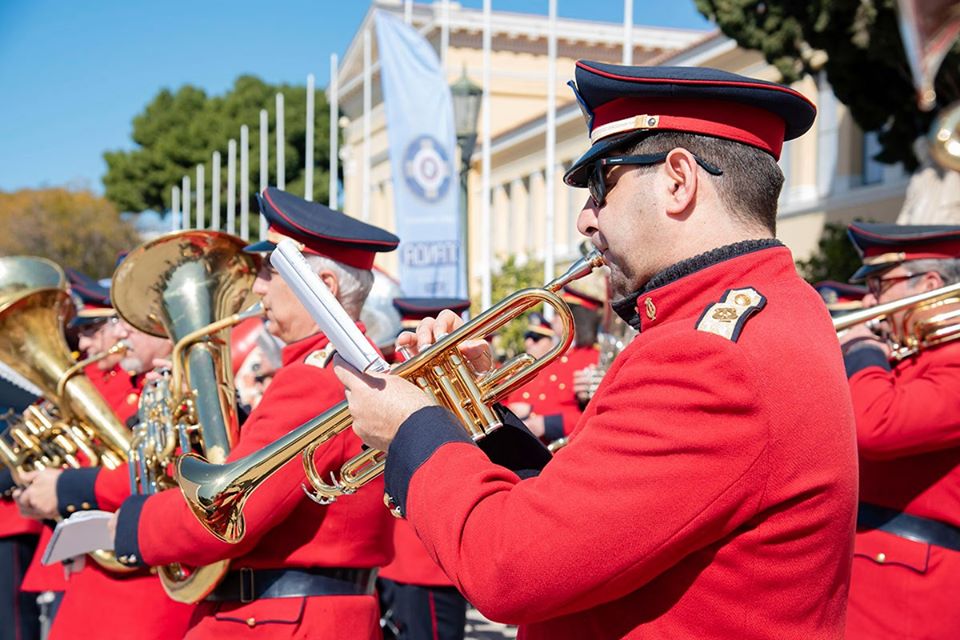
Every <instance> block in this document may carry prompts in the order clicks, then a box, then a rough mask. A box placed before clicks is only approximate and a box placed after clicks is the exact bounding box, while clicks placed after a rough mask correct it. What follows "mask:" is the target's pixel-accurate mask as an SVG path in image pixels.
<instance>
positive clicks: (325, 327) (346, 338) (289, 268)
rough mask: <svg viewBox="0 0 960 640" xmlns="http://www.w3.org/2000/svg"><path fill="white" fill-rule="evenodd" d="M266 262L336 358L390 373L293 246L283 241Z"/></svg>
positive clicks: (288, 240)
mask: <svg viewBox="0 0 960 640" xmlns="http://www.w3.org/2000/svg"><path fill="white" fill-rule="evenodd" d="M270 263H271V264H272V265H273V266H274V268H276V270H277V273H279V274H280V277H281V278H283V279H284V281H285V282H286V283H287V285H288V286H289V287H290V289H291V290H292V291H293V293H294V295H296V296H297V298H298V299H299V300H300V303H301V304H302V305H303V306H304V307H306V309H307V311H309V312H310V316H311V317H312V318H313V319H314V321H315V322H316V323H317V325H318V326H319V327H320V330H321V331H323V333H324V334H326V336H327V338H328V339H329V340H330V344H332V345H333V346H334V348H335V349H336V350H337V353H339V354H340V357H341V358H343V359H344V360H346V361H347V362H349V363H350V364H351V365H352V366H353V367H354V368H356V369H358V370H359V371H364V372H366V371H371V370H372V371H380V372H385V371H389V370H390V365H388V364H387V363H386V361H385V360H384V359H383V358H381V357H380V354H378V353H377V350H376V349H374V348H373V345H371V344H370V343H369V342H368V341H367V339H366V338H365V337H364V335H363V334H362V333H361V332H360V330H359V329H358V328H357V325H356V323H354V321H353V320H352V319H351V318H350V316H349V315H347V312H346V311H344V309H343V307H342V306H340V302H339V301H337V299H336V298H335V297H334V296H333V294H332V293H330V290H329V289H327V285H325V284H323V280H321V279H320V277H319V276H318V275H317V274H315V273H314V272H313V270H312V269H311V268H310V265H309V264H307V261H306V259H305V258H304V257H303V254H302V253H300V250H299V249H298V248H297V244H296V243H295V242H294V241H293V240H290V239H289V238H284V239H283V240H281V241H280V242H279V244H277V248H276V250H274V252H273V253H272V254H271V257H270Z"/></svg>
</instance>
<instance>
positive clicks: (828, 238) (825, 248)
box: [797, 223, 860, 284]
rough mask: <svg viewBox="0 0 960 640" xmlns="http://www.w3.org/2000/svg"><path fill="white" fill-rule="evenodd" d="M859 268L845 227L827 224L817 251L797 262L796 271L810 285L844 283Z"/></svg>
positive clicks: (855, 252) (858, 261)
mask: <svg viewBox="0 0 960 640" xmlns="http://www.w3.org/2000/svg"><path fill="white" fill-rule="evenodd" d="M859 267H860V256H859V255H858V254H857V250H856V249H854V248H853V243H851V242H850V239H849V238H848V237H847V225H845V224H839V223H828V224H827V225H826V226H825V227H824V228H823V235H821V236H820V241H819V242H818V243H817V251H816V252H815V253H813V255H811V256H810V258H809V259H807V260H798V261H797V270H798V271H799V272H800V275H801V276H803V278H804V279H805V280H806V281H807V282H809V283H810V284H816V283H817V282H821V281H823V280H835V281H838V282H846V281H847V279H848V278H849V277H850V276H852V275H853V272H854V271H856V270H857V269H858V268H859Z"/></svg>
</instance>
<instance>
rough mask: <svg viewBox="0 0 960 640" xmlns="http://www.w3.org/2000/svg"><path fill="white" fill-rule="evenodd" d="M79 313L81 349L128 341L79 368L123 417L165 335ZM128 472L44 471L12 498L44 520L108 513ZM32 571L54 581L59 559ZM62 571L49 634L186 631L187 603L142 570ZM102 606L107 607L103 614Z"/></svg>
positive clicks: (79, 566) (164, 347)
mask: <svg viewBox="0 0 960 640" xmlns="http://www.w3.org/2000/svg"><path fill="white" fill-rule="evenodd" d="M91 289H92V285H90V284H89V283H88V284H87V286H85V287H84V290H85V291H87V293H88V294H89V292H90V291H91ZM85 295H86V294H85ZM107 295H108V293H107V292H106V290H104V293H103V296H104V298H103V300H101V302H102V304H103V305H106V304H108V299H107V298H106V296H107ZM80 315H81V317H82V318H83V319H84V321H83V322H82V323H81V326H80V327H79V331H80V334H79V343H80V347H81V349H82V350H84V351H85V355H93V354H95V353H99V352H102V351H104V350H106V349H108V348H110V347H111V346H113V345H114V344H116V343H117V342H118V341H120V340H124V341H125V342H126V343H127V344H128V345H129V349H128V350H127V352H126V353H125V354H123V355H122V359H121V361H120V362H119V363H118V362H117V359H118V357H119V356H118V357H114V356H111V357H109V358H106V359H104V360H101V361H100V362H99V363H95V364H93V365H90V366H88V367H87V369H85V373H92V374H93V375H91V376H90V380H91V381H92V382H93V384H94V386H96V387H97V390H98V391H100V393H101V394H102V395H103V396H104V399H105V400H106V401H107V403H108V404H109V405H110V407H111V408H112V409H113V410H114V413H115V414H116V416H117V417H118V418H119V419H121V420H127V419H130V418H131V417H132V416H133V414H134V413H135V412H136V410H137V406H138V403H139V398H140V391H141V390H142V387H143V380H144V375H143V374H145V373H146V372H147V371H150V370H151V369H152V368H153V362H154V360H157V359H163V358H166V357H168V356H169V354H170V350H171V344H170V341H169V340H167V339H164V338H158V337H155V336H151V335H148V334H146V333H143V332H140V331H138V330H137V329H134V328H133V327H131V326H130V325H128V324H127V323H126V322H123V321H114V320H112V318H113V316H111V315H106V314H105V313H100V312H97V311H96V310H95V309H92V310H91V309H85V310H83V311H82V312H81V314H80ZM90 318H98V320H97V323H96V324H97V325H99V329H96V330H94V331H92V332H91V330H90V324H89V322H86V321H89V320H90ZM101 366H102V369H101V368H100V367H101ZM98 372H99V373H100V375H98ZM129 478H130V476H129V472H128V470H127V467H126V465H122V466H120V467H118V468H116V469H112V470H111V469H104V468H100V467H87V468H82V469H64V470H59V469H56V470H54V469H48V470H44V471H42V472H40V473H37V474H34V475H32V476H31V483H30V486H29V488H28V489H26V490H25V491H24V492H22V494H20V495H19V496H18V501H19V503H20V506H21V509H22V510H23V511H24V512H27V513H31V514H32V515H33V516H34V517H38V518H43V519H52V518H54V517H56V516H57V515H59V516H60V517H63V518H66V517H69V516H70V515H71V514H73V513H74V512H76V511H84V510H89V509H102V510H105V511H114V510H116V509H117V508H118V507H119V505H120V503H121V502H122V501H123V500H124V499H125V498H126V497H128V496H129V495H130V479H129ZM31 571H33V568H31ZM38 571H44V572H56V573H57V574H59V575H60V576H61V579H62V575H63V570H62V568H61V567H60V566H59V565H56V566H51V567H41V568H38ZM68 573H69V577H68V580H67V581H66V584H65V587H66V592H65V593H64V595H63V600H62V602H61V603H60V605H59V607H58V610H57V614H56V617H55V619H54V624H53V626H52V628H51V629H50V635H49V637H50V638H51V640H58V639H61V638H62V639H74V638H90V639H100V638H112V637H114V636H115V635H117V634H118V633H122V634H123V636H124V637H125V638H130V639H132V640H161V639H166V638H170V637H179V636H181V635H183V633H184V631H185V630H186V627H187V623H188V621H189V619H190V616H191V614H192V610H193V607H191V606H189V605H184V604H181V603H177V602H174V601H172V600H170V598H169V597H167V594H166V592H164V590H163V587H162V586H161V584H160V581H159V580H158V579H157V577H156V576H155V575H153V574H151V573H150V572H149V571H148V570H146V569H142V570H138V571H134V572H131V573H117V572H113V571H108V570H106V569H104V568H102V567H101V566H100V565H98V564H96V563H95V562H94V561H93V560H91V559H90V558H88V557H84V558H80V559H77V560H75V561H74V562H73V563H71V565H70V567H69V570H68ZM104 611H109V619H106V618H105V616H104ZM120 630H122V631H120Z"/></svg>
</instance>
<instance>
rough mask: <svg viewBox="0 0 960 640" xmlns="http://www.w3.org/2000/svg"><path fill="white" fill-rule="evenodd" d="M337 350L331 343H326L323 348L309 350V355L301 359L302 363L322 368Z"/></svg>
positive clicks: (328, 362)
mask: <svg viewBox="0 0 960 640" xmlns="http://www.w3.org/2000/svg"><path fill="white" fill-rule="evenodd" d="M336 352H337V351H336V349H334V348H333V345H329V344H328V345H327V346H325V347H324V348H323V349H317V350H316V351H311V352H310V355H308V356H307V357H306V359H305V360H304V361H303V363H304V364H308V365H310V366H311V367H317V368H320V369H323V368H324V367H326V366H327V365H328V364H330V361H331V360H333V354H335V353H336Z"/></svg>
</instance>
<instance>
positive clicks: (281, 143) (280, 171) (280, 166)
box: [277, 93, 287, 189]
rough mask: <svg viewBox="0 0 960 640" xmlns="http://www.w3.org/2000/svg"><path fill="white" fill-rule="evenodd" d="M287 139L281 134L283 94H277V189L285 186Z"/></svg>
mask: <svg viewBox="0 0 960 640" xmlns="http://www.w3.org/2000/svg"><path fill="white" fill-rule="evenodd" d="M286 145H287V139H286V138H285V137H284V134H283V94H282V93H278V94H277V189H286V188H287V167H286V165H285V164H284V162H285V160H286V151H287V146H286Z"/></svg>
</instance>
